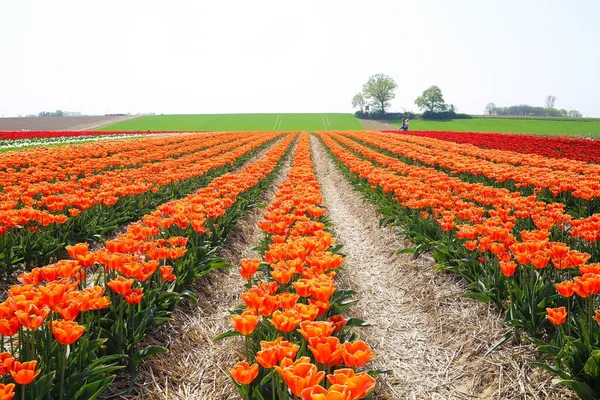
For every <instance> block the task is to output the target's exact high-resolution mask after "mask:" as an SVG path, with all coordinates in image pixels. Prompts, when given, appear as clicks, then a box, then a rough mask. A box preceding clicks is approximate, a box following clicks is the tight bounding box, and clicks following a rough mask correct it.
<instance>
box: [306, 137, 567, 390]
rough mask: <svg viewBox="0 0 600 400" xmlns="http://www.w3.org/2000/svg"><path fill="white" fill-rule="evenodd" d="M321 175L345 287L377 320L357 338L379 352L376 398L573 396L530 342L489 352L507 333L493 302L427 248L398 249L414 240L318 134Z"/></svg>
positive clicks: (360, 312) (356, 311)
mask: <svg viewBox="0 0 600 400" xmlns="http://www.w3.org/2000/svg"><path fill="white" fill-rule="evenodd" d="M311 141H312V143H311V145H312V151H313V157H314V161H315V168H316V173H317V178H318V180H319V182H320V184H321V190H322V192H323V196H324V200H325V205H326V207H327V209H328V210H329V217H330V219H331V221H332V223H333V231H334V234H335V236H336V238H337V240H338V241H339V242H340V243H342V244H343V245H344V248H343V249H342V251H343V252H344V253H345V254H346V255H347V258H346V260H345V263H344V265H345V269H344V270H343V271H342V272H341V273H340V278H341V282H340V285H341V286H345V287H347V288H351V289H354V290H356V291H357V292H358V299H359V302H358V303H357V304H356V305H355V306H354V307H353V308H352V310H351V312H350V314H351V315H352V316H355V317H358V318H362V319H365V320H367V321H368V322H369V323H371V324H372V325H371V326H370V327H367V328H361V329H360V330H359V331H358V332H359V336H360V338H362V339H364V340H365V341H366V342H367V343H369V344H370V345H371V346H372V348H373V350H374V352H375V353H376V354H377V356H376V357H375V358H374V360H373V361H372V365H371V366H372V367H373V368H376V369H384V370H391V373H389V374H387V375H384V376H383V377H381V378H380V380H379V385H378V389H377V392H376V398H378V399H476V398H480V399H524V398H531V399H571V398H574V397H573V395H572V394H571V393H570V392H569V391H567V390H566V389H563V388H556V387H554V386H553V385H552V384H551V382H550V380H551V377H550V376H549V374H547V373H545V372H544V371H542V370H540V369H535V368H532V367H530V366H528V365H527V362H529V361H532V360H533V359H534V358H535V357H536V353H535V351H534V349H532V348H531V347H527V346H518V347H513V346H512V345H507V346H505V347H504V348H502V349H500V350H499V351H496V352H494V353H492V354H491V355H489V356H488V357H484V355H485V353H486V351H487V350H488V349H489V348H490V347H492V346H493V344H494V343H495V342H497V341H498V340H499V339H500V338H501V337H502V336H503V335H504V334H505V333H506V329H505V328H504V327H503V324H502V318H501V317H500V315H499V313H498V311H497V310H495V309H490V308H489V307H488V306H486V305H485V304H483V303H479V302H476V301H474V300H469V299H465V298H463V297H462V294H463V293H464V282H462V281H459V280H458V279H456V278H455V277H454V276H451V275H448V274H444V273H441V272H436V271H434V270H433V269H432V265H433V261H432V260H431V259H430V258H429V257H427V256H423V257H420V258H419V259H418V260H416V261H415V260H412V259H411V258H410V256H408V255H397V254H396V251H397V250H399V249H403V248H406V247H410V246H411V244H410V243H409V242H408V241H407V240H406V239H404V238H402V237H400V236H399V235H398V233H397V231H396V230H394V229H389V228H379V227H378V221H379V217H378V215H377V213H376V211H375V208H374V207H373V206H372V205H371V204H365V203H364V202H363V200H362V198H361V195H360V194H359V193H358V192H356V191H354V190H353V188H352V186H351V185H350V183H348V182H347V181H346V180H345V178H344V177H343V175H342V174H341V172H340V171H339V170H337V169H336V167H335V164H334V163H333V162H332V160H331V159H330V158H329V156H328V154H327V153H326V151H325V149H324V147H323V145H322V144H321V143H320V142H319V141H318V140H317V139H316V138H315V137H312V138H311Z"/></svg>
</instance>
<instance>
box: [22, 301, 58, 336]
mask: <svg viewBox="0 0 600 400" xmlns="http://www.w3.org/2000/svg"><path fill="white" fill-rule="evenodd" d="M15 314H16V316H17V318H18V319H19V322H20V323H21V325H23V326H24V327H25V328H27V329H29V330H32V331H35V330H37V329H38V328H39V327H40V326H42V324H43V323H44V320H45V319H46V317H47V316H48V314H50V308H48V307H43V308H41V309H40V308H38V307H37V306H35V305H32V306H31V308H30V309H29V311H21V310H18V311H16V312H15Z"/></svg>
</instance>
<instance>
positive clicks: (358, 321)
mask: <svg viewBox="0 0 600 400" xmlns="http://www.w3.org/2000/svg"><path fill="white" fill-rule="evenodd" d="M346 326H360V327H362V326H371V325H370V324H369V323H368V322H366V321H363V320H362V319H358V318H350V319H349V320H348V321H347V322H346Z"/></svg>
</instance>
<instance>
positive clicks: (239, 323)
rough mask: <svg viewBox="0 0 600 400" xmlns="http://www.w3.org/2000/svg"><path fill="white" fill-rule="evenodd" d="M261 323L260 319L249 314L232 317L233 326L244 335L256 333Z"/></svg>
mask: <svg viewBox="0 0 600 400" xmlns="http://www.w3.org/2000/svg"><path fill="white" fill-rule="evenodd" d="M259 322H260V317H258V316H256V315H252V314H250V313H247V314H246V315H234V316H233V317H231V326H232V327H233V329H235V330H236V331H238V332H239V333H241V334H242V335H244V336H245V335H249V334H251V333H252V332H254V329H256V326H257V325H258V323H259Z"/></svg>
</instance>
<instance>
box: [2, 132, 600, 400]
mask: <svg viewBox="0 0 600 400" xmlns="http://www.w3.org/2000/svg"><path fill="white" fill-rule="evenodd" d="M0 140H2V146H6V149H5V151H2V152H0V182H1V190H0V283H1V285H0V288H1V290H2V291H3V297H2V299H1V301H2V302H1V303H0V346H1V347H2V348H1V349H0V379H1V382H0V400H4V399H8V400H10V399H13V398H14V399H27V400H34V399H35V400H38V399H39V400H43V399H59V400H64V399H69V400H83V399H101V398H130V399H134V398H136V399H163V398H164V399H172V398H176V399H188V398H189V399H200V398H204V399H230V398H241V399H245V400H257V399H258V400H268V399H273V400H274V399H289V400H294V399H302V400H333V399H335V400H337V399H340V400H354V399H404V398H415V399H416V398H430V399H438V398H439V399H442V398H444V399H445V398H457V399H463V398H493V399H505V398H511V399H512V398H514V399H516V398H552V399H569V398H581V399H597V398H600V303H599V302H598V299H597V297H596V296H597V294H598V293H599V292H600V246H599V245H598V243H599V241H600V166H599V164H598V162H599V161H600V145H599V144H598V143H597V142H595V141H593V140H586V139H567V138H542V137H535V136H525V135H518V136H517V135H503V134H491V133H457V132H415V133H412V132H409V133H403V134H400V133H397V132H380V131H349V130H327V131H313V132H310V133H308V132H284V131H246V132H162V133H156V134H154V133H153V134H131V135H130V134H126V133H124V132H120V133H115V134H105V133H97V134H92V133H91V132H82V133H69V132H54V133H51V132H38V133H36V134H35V135H34V137H33V139H32V138H27V139H24V138H22V137H20V136H19V135H18V134H17V133H14V134H12V136H11V134H9V133H7V134H5V136H4V137H2V138H0ZM23 140H36V141H37V142H32V143H30V144H28V145H22V143H23V142H22V141H23ZM11 141H13V142H11ZM19 143H21V144H19ZM11 146H12V147H11ZM346 187H347V188H350V189H349V190H347V189H345V188H346ZM365 210H367V211H365ZM369 210H371V211H369ZM240 237H242V238H246V239H244V240H245V241H241V242H240V239H239V238H240ZM236 240H237V242H236ZM240 243H242V244H241V245H240ZM232 253H235V254H238V256H237V257H233V258H232V257H230V254H232ZM423 260H430V261H427V262H425V261H423ZM417 263H420V264H418V265H420V267H419V268H421V269H420V270H418V271H417V272H418V273H416V274H415V271H416V268H417V267H416V265H417ZM205 291H206V292H205ZM415 293H417V295H415ZM442 293H444V295H443V296H442ZM453 307H458V308H460V310H461V312H462V314H460V316H459V317H455V318H454V319H452V318H451V316H450V317H449V316H448V315H450V314H452V313H454V312H456V310H457V308H453ZM182 310H184V311H182ZM494 321H498V322H497V325H496V322H494ZM186 324H187V325H186ZM486 324H489V329H488V327H487V326H486ZM161 331H162V332H161ZM459 335H462V336H459ZM461 337H462V339H460V338H461ZM467 338H470V339H468V340H470V341H468V342H465V343H462V344H461V341H462V340H465V341H467ZM178 343H183V345H178ZM525 348H526V349H528V350H527V351H528V353H527V355H526V357H524V358H519V359H517V358H516V357H517V355H516V354H517V353H518V352H519V351H523V350H522V349H525ZM494 357H495V358H494ZM501 357H504V358H501ZM486 360H491V361H489V362H487V361H486ZM160 363H163V364H164V363H166V364H167V367H166V368H163V369H160V368H159V367H158V366H159V364H160ZM486 363H487V364H486ZM195 365H202V367H201V368H197V369H195V367H194V366H195ZM490 365H492V366H491V367H489V366H490ZM496 365H501V366H502V367H501V368H500V370H499V371H498V370H497V369H495V367H494V366H496ZM519 368H521V369H519ZM178 371H181V372H178ZM193 371H197V372H193ZM523 371H526V372H525V373H523ZM177 373H179V374H180V375H175V374H177ZM194 374H195V375H194Z"/></svg>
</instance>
